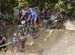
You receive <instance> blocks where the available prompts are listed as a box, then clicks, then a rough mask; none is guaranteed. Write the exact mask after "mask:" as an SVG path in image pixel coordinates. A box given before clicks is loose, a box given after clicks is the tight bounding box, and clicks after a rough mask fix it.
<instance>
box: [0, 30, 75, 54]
mask: <svg viewBox="0 0 75 55" xmlns="http://www.w3.org/2000/svg"><path fill="white" fill-rule="evenodd" d="M25 50H26V51H25V52H23V53H18V52H15V51H14V52H11V51H8V52H7V53H5V54H4V53H0V55H75V31H72V30H63V29H60V30H56V29H55V30H44V31H42V32H40V33H39V36H38V38H37V39H33V38H32V37H29V38H28V41H27V43H26V49H25Z"/></svg>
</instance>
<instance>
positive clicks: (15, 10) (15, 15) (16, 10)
mask: <svg viewBox="0 0 75 55" xmlns="http://www.w3.org/2000/svg"><path fill="white" fill-rule="evenodd" d="M13 11H14V19H13V23H16V24H18V21H19V9H18V7H15V8H13Z"/></svg>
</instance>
